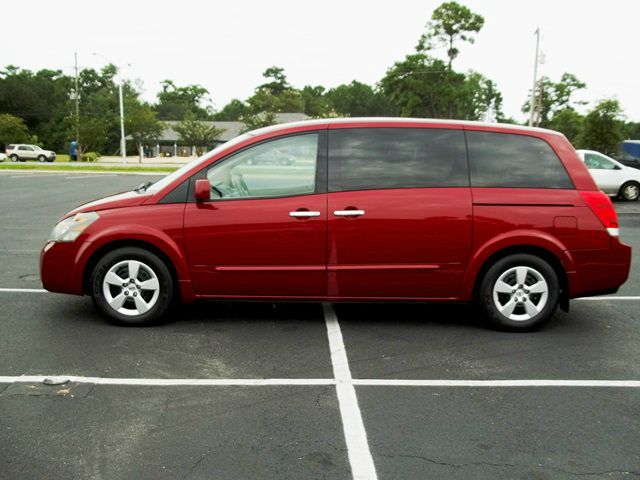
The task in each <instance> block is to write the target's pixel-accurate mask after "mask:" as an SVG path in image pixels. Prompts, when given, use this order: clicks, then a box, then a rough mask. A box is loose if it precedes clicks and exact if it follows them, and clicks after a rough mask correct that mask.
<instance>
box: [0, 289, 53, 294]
mask: <svg viewBox="0 0 640 480" xmlns="http://www.w3.org/2000/svg"><path fill="white" fill-rule="evenodd" d="M2 292H24V293H46V290H45V289H43V288H0V293H2Z"/></svg>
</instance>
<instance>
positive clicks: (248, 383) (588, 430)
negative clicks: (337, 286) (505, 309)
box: [0, 173, 640, 480]
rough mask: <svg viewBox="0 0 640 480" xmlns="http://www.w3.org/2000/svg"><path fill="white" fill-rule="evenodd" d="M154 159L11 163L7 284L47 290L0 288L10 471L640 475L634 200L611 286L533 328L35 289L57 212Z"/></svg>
mask: <svg viewBox="0 0 640 480" xmlns="http://www.w3.org/2000/svg"><path fill="white" fill-rule="evenodd" d="M154 178H157V177H152V176H150V177H149V178H146V177H141V176H121V175H118V176H99V175H88V174H87V175H80V174H78V175H66V174H63V175H53V174H51V175H49V174H41V175H40V174H18V173H11V174H8V173H3V174H1V175H0V200H1V205H2V210H1V211H0V220H1V222H2V226H3V228H2V229H0V263H1V265H2V267H3V268H1V269H0V288H4V289H9V288H16V289H35V290H36V291H34V292H29V291H7V290H5V291H0V445H1V446H2V448H0V477H1V478H3V479H4V478H6V479H40V478H43V477H47V478H89V479H131V478H135V479H175V478H190V479H212V478H215V479H240V478H264V479H274V480H275V479H278V480H280V479H301V478H313V479H321V478H325V479H343V478H344V479H350V478H354V476H355V474H357V473H358V472H360V473H362V475H363V478H379V479H389V480H392V479H393V480H396V479H417V478H429V479H469V478H473V479H513V478H517V479H557V478H574V477H586V478H607V479H610V478H628V477H637V476H640V447H639V446H640V428H638V425H639V424H640V320H639V318H638V312H640V308H639V307H640V301H639V300H638V298H640V287H639V285H640V274H639V271H640V268H638V265H639V261H640V258H639V254H640V205H638V204H634V205H629V204H619V203H617V204H616V206H617V208H618V210H619V212H620V223H621V227H622V238H623V240H624V241H625V242H626V243H628V244H631V245H632V246H633V247H634V265H633V267H632V274H631V278H630V280H629V281H628V282H627V283H626V284H625V285H624V286H623V288H622V289H621V290H620V292H618V293H617V294H616V297H617V298H610V299H600V300H581V301H574V302H572V304H571V311H570V313H568V314H567V313H564V312H558V313H557V314H556V315H555V317H554V318H553V319H552V321H550V322H549V323H548V324H547V325H545V326H544V327H543V328H542V329H541V330H540V331H538V332H534V333H518V334H515V333H503V332H496V331H492V330H489V329H487V328H485V327H484V326H483V325H481V324H480V323H479V318H478V314H477V313H476V312H475V311H474V310H473V309H472V308H469V307H464V306H437V305H396V304H382V305H380V304H376V305H372V304H343V305H340V304H335V305H324V306H323V305H320V304H313V303H310V304H285V303H277V304H272V303H231V302H229V303H225V302H222V303H202V304H196V305H193V306H190V307H186V308H185V309H183V310H181V311H179V312H178V313H175V314H174V318H172V319H171V320H170V321H169V322H168V323H167V324H165V325H161V326H157V327H152V328H122V327H114V326H111V325H109V324H107V323H106V322H105V321H104V319H103V318H102V317H101V316H100V315H99V314H98V313H97V311H96V310H95V308H94V307H93V305H92V302H91V300H90V299H89V298H87V297H85V298H82V297H72V296H64V295H56V294H51V293H42V292H39V291H37V290H38V289H40V288H41V284H40V280H39V277H38V253H39V250H40V248H41V247H42V245H43V243H44V241H45V239H46V237H47V235H48V233H49V231H50V229H51V228H52V226H53V225H54V224H55V223H56V221H57V220H58V218H59V217H60V216H61V215H62V214H64V213H65V212H66V211H68V210H69V209H71V208H72V207H74V206H76V205H77V204H79V203H84V202H85V201H88V200H90V199H92V198H96V197H100V196H103V195H106V194H108V193H114V192H117V191H123V190H126V189H130V188H132V187H134V186H135V185H137V184H139V183H141V182H144V181H147V180H153V179H154ZM622 297H638V298H635V299H633V298H632V299H623V298H622ZM51 375H64V376H70V375H72V376H77V378H74V379H73V381H71V382H68V383H65V384H63V385H57V386H51V385H44V384H42V382H41V380H42V377H44V376H51ZM25 376H27V377H25ZM28 376H33V377H28ZM265 379H266V380H265ZM490 381H499V382H493V383H490ZM548 381H555V382H556V383H553V382H551V384H549V383H550V382H548ZM575 381H582V383H578V384H576V382H575ZM488 382H489V383H488ZM625 382H626V383H625ZM634 382H635V383H634ZM576 385H580V386H576ZM352 394H353V395H352Z"/></svg>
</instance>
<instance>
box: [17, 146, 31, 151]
mask: <svg viewBox="0 0 640 480" xmlns="http://www.w3.org/2000/svg"><path fill="white" fill-rule="evenodd" d="M18 150H31V148H29V147H26V146H24V145H21V146H19V147H18Z"/></svg>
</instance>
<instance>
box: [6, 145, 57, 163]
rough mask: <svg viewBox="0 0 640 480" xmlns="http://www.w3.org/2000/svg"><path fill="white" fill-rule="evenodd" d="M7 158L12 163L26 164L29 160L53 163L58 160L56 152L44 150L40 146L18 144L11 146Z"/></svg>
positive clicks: (8, 148)
mask: <svg viewBox="0 0 640 480" xmlns="http://www.w3.org/2000/svg"><path fill="white" fill-rule="evenodd" d="M6 152H7V156H8V157H9V158H10V159H11V161H12V162H24V161H27V160H38V161H39V162H53V161H54V160H55V159H56V152H52V151H51V150H43V149H42V148H40V147H39V146H38V145H25V144H16V145H9V146H7V149H6Z"/></svg>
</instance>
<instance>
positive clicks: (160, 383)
mask: <svg viewBox="0 0 640 480" xmlns="http://www.w3.org/2000/svg"><path fill="white" fill-rule="evenodd" d="M48 378H56V379H60V378H62V379H65V380H66V381H67V382H73V383H91V384H95V385H123V386H149V387H172V386H182V387H185V386H186V387H238V386H240V387H242V386H248V387H269V386H317V385H339V384H340V382H339V381H337V380H336V379H334V378H109V377H83V376H78V375H4V376H0V383H42V382H44V380H45V379H48ZM351 384H353V385H356V386H359V387H473V388H475V387H487V388H517V387H527V388H530V387H554V388H640V380H419V379H418V380H403V379H398V380H394V379H378V378H373V379H366V378H363V379H357V378H354V379H352V380H351Z"/></svg>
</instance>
